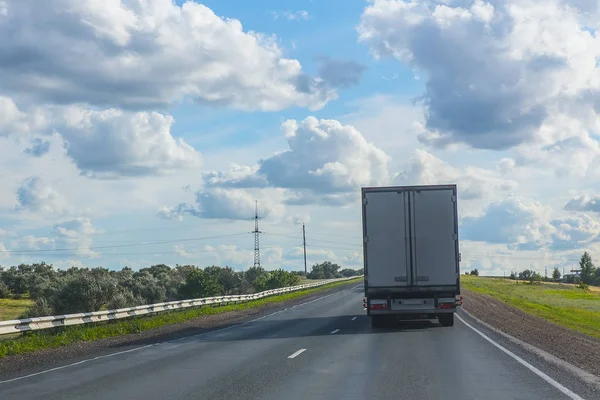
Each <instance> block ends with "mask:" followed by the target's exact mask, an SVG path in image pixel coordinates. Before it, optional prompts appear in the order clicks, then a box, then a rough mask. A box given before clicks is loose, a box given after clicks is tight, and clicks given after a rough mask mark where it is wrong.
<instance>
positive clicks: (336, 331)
mask: <svg viewBox="0 0 600 400" xmlns="http://www.w3.org/2000/svg"><path fill="white" fill-rule="evenodd" d="M339 331H340V330H339V329H336V330H335V331H332V332H331V335H333V334H334V333H338V332H339Z"/></svg>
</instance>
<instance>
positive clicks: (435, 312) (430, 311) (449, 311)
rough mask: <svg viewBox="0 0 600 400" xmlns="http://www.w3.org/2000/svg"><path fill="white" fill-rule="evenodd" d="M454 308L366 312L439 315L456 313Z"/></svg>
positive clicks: (370, 311)
mask: <svg viewBox="0 0 600 400" xmlns="http://www.w3.org/2000/svg"><path fill="white" fill-rule="evenodd" d="M456 310H457V309H456V308H427V309H419V308H415V309H412V310H410V309H408V310H368V311H367V314H368V315H399V316H402V315H405V316H411V315H439V314H452V313H455V312H456Z"/></svg>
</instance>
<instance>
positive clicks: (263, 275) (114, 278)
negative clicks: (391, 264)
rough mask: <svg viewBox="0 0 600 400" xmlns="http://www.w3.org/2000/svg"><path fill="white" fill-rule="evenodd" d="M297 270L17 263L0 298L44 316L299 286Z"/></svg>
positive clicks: (324, 274)
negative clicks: (24, 302) (28, 302)
mask: <svg viewBox="0 0 600 400" xmlns="http://www.w3.org/2000/svg"><path fill="white" fill-rule="evenodd" d="M339 269H340V266H339V265H337V264H332V263H331V262H325V263H322V264H316V265H315V266H313V271H312V272H311V273H312V274H313V275H318V276H320V277H321V278H322V279H325V278H335V277H340V276H342V275H344V276H352V275H353V274H359V273H362V270H361V271H356V270H350V269H345V270H342V271H340V272H338V270H339ZM302 276H304V272H303V271H292V272H288V271H284V270H282V269H279V270H276V271H270V272H269V271H266V270H265V269H264V268H262V267H250V268H248V269H247V270H246V271H243V272H242V271H240V272H236V271H235V270H233V269H232V268H230V267H227V266H226V267H219V266H209V267H207V268H204V269H201V268H198V267H196V266H194V265H177V266H176V267H175V268H171V267H169V266H167V265H164V264H157V265H153V266H151V267H149V268H143V269H140V270H139V271H133V270H132V269H131V268H129V267H124V268H123V269H121V270H119V271H110V270H108V269H105V268H101V267H98V268H91V269H90V268H79V267H71V268H68V269H66V270H55V269H54V268H53V267H52V265H49V264H45V263H43V262H42V263H39V264H31V265H27V264H21V265H19V266H17V267H10V268H8V269H2V268H0V298H1V297H5V298H8V297H12V298H19V297H21V296H26V295H29V298H31V299H32V300H34V305H33V306H32V307H31V308H30V309H28V310H27V312H26V315H27V316H29V317H33V316H46V315H57V314H71V313H79V312H92V311H99V310H101V309H117V308H126V307H133V306H138V305H142V304H153V303H160V302H164V301H173V300H181V299H189V298H198V297H210V296H218V295H235V294H249V293H255V292H260V291H264V290H268V289H277V288H281V287H285V286H294V285H297V284H299V282H300V279H301V277H302Z"/></svg>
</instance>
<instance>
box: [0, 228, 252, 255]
mask: <svg viewBox="0 0 600 400" xmlns="http://www.w3.org/2000/svg"><path fill="white" fill-rule="evenodd" d="M244 235H246V233H234V234H228V235H216V236H205V237H195V238H186V239H175V240H161V241H155V242H141V243H131V244H116V245H111V246H90V247H85V250H101V249H113V248H122V247H138V246H151V245H156V244H169V243H182V242H191V241H197V240H210V239H220V238H226V237H235V236H244ZM77 250H82V248H80V247H71V248H62V249H38V250H32V249H27V250H6V251H3V252H2V253H10V254H22V253H40V252H42V253H43V252H54V251H77Z"/></svg>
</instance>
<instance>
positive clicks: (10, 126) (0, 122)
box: [0, 55, 46, 137]
mask: <svg viewBox="0 0 600 400" xmlns="http://www.w3.org/2000/svg"><path fill="white" fill-rule="evenodd" d="M0 57H2V56H1V55H0ZM0 79H1V78H0ZM45 123H46V121H45V119H44V116H43V114H42V113H40V112H39V110H38V109H37V108H36V107H32V109H31V110H29V112H27V111H24V110H21V109H20V108H19V106H18V105H17V103H16V102H15V101H14V100H13V99H12V98H10V97H7V96H3V95H2V94H1V93H0V137H3V136H9V135H14V134H23V133H32V132H35V131H36V130H37V129H39V128H41V127H44V126H45Z"/></svg>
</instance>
